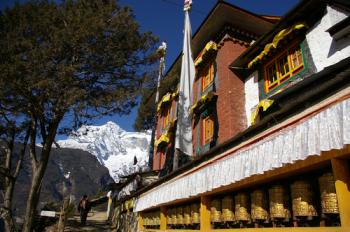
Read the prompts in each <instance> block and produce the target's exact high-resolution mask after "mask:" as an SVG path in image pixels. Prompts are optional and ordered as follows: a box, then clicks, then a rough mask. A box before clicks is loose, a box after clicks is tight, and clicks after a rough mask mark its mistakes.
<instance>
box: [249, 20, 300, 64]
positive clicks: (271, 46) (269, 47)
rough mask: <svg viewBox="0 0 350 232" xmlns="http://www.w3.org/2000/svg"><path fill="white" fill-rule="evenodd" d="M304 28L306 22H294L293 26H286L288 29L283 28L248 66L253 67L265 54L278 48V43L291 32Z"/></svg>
mask: <svg viewBox="0 0 350 232" xmlns="http://www.w3.org/2000/svg"><path fill="white" fill-rule="evenodd" d="M303 28H307V26H306V24H305V23H297V24H294V25H293V26H291V27H289V28H286V29H283V30H282V31H280V32H279V33H278V34H277V35H276V36H275V37H274V38H273V40H272V42H271V43H268V44H266V45H265V48H264V50H263V51H262V52H261V53H260V54H259V55H258V56H256V57H255V58H254V59H253V60H252V61H250V62H249V64H248V68H251V67H253V65H254V64H256V63H257V62H259V61H261V60H262V59H263V58H264V57H265V56H267V55H268V54H270V52H271V51H272V49H276V48H277V47H278V44H279V43H280V42H281V41H282V40H283V39H285V38H286V37H287V36H288V35H289V34H291V33H292V32H294V31H296V30H300V29H303Z"/></svg>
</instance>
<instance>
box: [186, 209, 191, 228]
mask: <svg viewBox="0 0 350 232" xmlns="http://www.w3.org/2000/svg"><path fill="white" fill-rule="evenodd" d="M184 224H185V225H190V224H191V207H190V206H189V205H186V206H185V207H184Z"/></svg>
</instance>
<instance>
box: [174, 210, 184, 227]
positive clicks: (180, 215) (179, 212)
mask: <svg viewBox="0 0 350 232" xmlns="http://www.w3.org/2000/svg"><path fill="white" fill-rule="evenodd" d="M176 218H177V224H178V225H182V224H184V215H183V208H182V207H177V208H176Z"/></svg>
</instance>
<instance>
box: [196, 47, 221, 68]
mask: <svg viewBox="0 0 350 232" xmlns="http://www.w3.org/2000/svg"><path fill="white" fill-rule="evenodd" d="M217 50H218V48H217V45H216V43H215V42H213V41H209V42H208V43H207V44H206V45H205V47H204V48H203V50H202V51H201V52H200V53H199V55H198V57H197V58H196V60H195V61H194V66H196V67H197V66H199V65H201V64H202V63H203V62H204V61H206V60H207V59H208V58H209V57H210V56H211V55H212V54H213V53H215V52H216V51H217Z"/></svg>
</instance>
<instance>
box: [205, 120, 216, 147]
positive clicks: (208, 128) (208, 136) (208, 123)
mask: <svg viewBox="0 0 350 232" xmlns="http://www.w3.org/2000/svg"><path fill="white" fill-rule="evenodd" d="M213 138H214V119H213V117H212V116H208V117H206V118H204V119H203V144H208V143H210V142H211V141H212V140H213Z"/></svg>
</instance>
